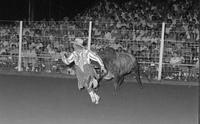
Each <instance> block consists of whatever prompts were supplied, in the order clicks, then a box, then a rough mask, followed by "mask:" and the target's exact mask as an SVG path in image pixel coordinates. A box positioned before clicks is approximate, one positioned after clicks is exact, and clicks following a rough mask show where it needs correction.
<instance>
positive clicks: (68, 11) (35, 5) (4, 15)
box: [0, 0, 98, 20]
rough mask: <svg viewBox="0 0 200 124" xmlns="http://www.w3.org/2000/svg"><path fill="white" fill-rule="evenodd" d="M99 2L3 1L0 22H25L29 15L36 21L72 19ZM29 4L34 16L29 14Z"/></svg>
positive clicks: (58, 0) (0, 8)
mask: <svg viewBox="0 0 200 124" xmlns="http://www.w3.org/2000/svg"><path fill="white" fill-rule="evenodd" d="M97 1H98V0H3V1H1V4H0V20H24V19H26V20H27V19H28V17H29V15H31V16H32V19H34V20H41V19H44V18H46V19H49V18H54V19H55V20H61V19H62V18H63V17H65V16H68V17H70V18H72V17H73V16H75V15H76V14H77V13H80V12H83V11H84V10H85V9H87V8H90V7H91V6H93V5H94V4H95V3H97ZM29 3H30V5H31V7H30V8H31V10H32V14H29Z"/></svg>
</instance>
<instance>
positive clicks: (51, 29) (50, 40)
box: [0, 0, 200, 79]
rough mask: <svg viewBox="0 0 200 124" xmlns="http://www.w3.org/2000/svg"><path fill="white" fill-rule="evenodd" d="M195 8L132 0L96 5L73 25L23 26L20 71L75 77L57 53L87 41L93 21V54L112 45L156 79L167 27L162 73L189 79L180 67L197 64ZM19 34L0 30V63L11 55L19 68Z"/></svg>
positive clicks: (171, 0)
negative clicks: (71, 42)
mask: <svg viewBox="0 0 200 124" xmlns="http://www.w3.org/2000/svg"><path fill="white" fill-rule="evenodd" d="M195 5H197V4H196V1H195V0H193V1H191V0H182V1H178V0H167V1H162V2H160V1H159V2H158V0H151V2H150V1H149V0H130V1H128V2H125V3H123V4H122V3H116V2H113V1H109V0H100V1H99V2H98V3H97V4H96V5H95V6H94V7H93V8H89V9H87V10H86V11H85V12H84V13H83V14H77V15H76V16H75V18H74V19H73V20H71V19H69V18H68V17H64V18H63V20H62V21H54V19H50V20H48V21H47V20H45V19H44V20H41V21H34V22H31V23H29V22H27V21H24V23H23V33H22V34H23V37H22V38H23V40H22V57H23V59H22V63H23V65H22V66H23V67H24V70H26V71H46V72H52V71H59V72H63V71H66V72H63V73H73V71H72V70H71V68H69V69H67V70H66V69H64V68H65V67H64V65H63V64H62V62H61V61H60V60H59V57H60V56H59V55H60V54H59V53H60V52H61V51H64V50H65V51H68V52H72V51H73V48H72V47H71V44H70V41H71V40H74V39H75V38H76V37H79V38H82V39H84V40H87V38H88V29H89V21H92V22H93V23H92V35H91V36H92V37H91V40H92V45H91V47H92V49H98V50H103V48H104V47H105V46H111V47H113V48H115V49H116V51H118V52H130V53H132V54H134V55H135V56H136V57H137V58H138V59H139V62H141V63H146V64H145V66H143V68H144V70H146V71H148V69H150V67H149V66H151V71H152V70H153V69H154V71H155V73H154V74H153V73H151V74H153V75H154V77H153V78H156V76H157V74H156V72H157V66H156V65H157V64H158V61H159V53H160V51H159V49H160V48H159V47H160V40H161V34H162V23H163V22H165V34H164V39H165V47H164V59H163V63H169V64H164V65H167V66H164V69H163V70H164V72H165V71H166V73H165V77H164V78H170V79H173V78H174V77H178V78H180V77H181V75H184V76H185V75H186V76H187V75H190V76H191V74H190V73H189V71H190V69H191V68H189V70H188V68H187V69H185V66H184V67H182V66H181V64H187V65H188V66H187V67H190V65H195V64H196V63H197V62H198V55H199V41H200V38H199V35H200V34H199V31H200V24H199V20H200V18H199V16H198V15H199V14H200V13H199V11H198V9H199V8H198V6H195ZM18 34H19V22H15V23H13V24H9V25H8V24H7V25H1V26H0V55H1V58H0V62H4V61H3V60H6V56H7V55H9V57H8V60H9V62H10V63H15V65H14V67H16V66H17V64H16V63H17V55H18V48H19V35H18ZM4 55H5V56H4ZM152 66H153V67H154V66H155V68H152ZM30 67H31V68H30ZM177 67H178V69H177ZM185 70H186V71H185ZM173 72H176V73H173ZM180 72H183V73H180ZM196 73H198V72H196ZM177 75H178V76H177ZM184 76H183V77H184ZM192 76H196V75H195V74H193V75H192Z"/></svg>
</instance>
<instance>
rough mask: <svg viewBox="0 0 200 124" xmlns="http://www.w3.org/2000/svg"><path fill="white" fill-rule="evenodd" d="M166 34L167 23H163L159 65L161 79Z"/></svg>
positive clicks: (159, 78) (159, 77)
mask: <svg viewBox="0 0 200 124" xmlns="http://www.w3.org/2000/svg"><path fill="white" fill-rule="evenodd" d="M164 34H165V23H164V22H163V23H162V34H161V42H160V56H159V66H158V80H161V75H162V64H163V52H164Z"/></svg>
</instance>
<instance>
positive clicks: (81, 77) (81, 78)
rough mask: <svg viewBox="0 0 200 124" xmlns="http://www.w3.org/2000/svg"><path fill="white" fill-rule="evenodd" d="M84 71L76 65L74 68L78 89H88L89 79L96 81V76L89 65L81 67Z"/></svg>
mask: <svg viewBox="0 0 200 124" xmlns="http://www.w3.org/2000/svg"><path fill="white" fill-rule="evenodd" d="M83 69H84V71H82V70H81V68H80V67H78V66H77V65H76V66H75V71H76V77H77V79H78V89H79V90H80V89H82V88H88V87H89V83H90V81H91V78H96V79H98V75H97V73H96V71H95V69H94V68H93V66H92V65H91V64H85V65H84V66H83Z"/></svg>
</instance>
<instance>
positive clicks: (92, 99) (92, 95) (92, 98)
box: [89, 91, 96, 103]
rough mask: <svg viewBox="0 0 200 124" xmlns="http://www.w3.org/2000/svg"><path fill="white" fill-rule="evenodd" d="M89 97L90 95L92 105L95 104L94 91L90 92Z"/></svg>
mask: <svg viewBox="0 0 200 124" xmlns="http://www.w3.org/2000/svg"><path fill="white" fill-rule="evenodd" d="M89 95H90V98H91V101H92V103H95V102H96V97H95V94H94V91H90V92H89Z"/></svg>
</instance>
